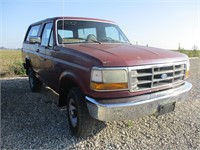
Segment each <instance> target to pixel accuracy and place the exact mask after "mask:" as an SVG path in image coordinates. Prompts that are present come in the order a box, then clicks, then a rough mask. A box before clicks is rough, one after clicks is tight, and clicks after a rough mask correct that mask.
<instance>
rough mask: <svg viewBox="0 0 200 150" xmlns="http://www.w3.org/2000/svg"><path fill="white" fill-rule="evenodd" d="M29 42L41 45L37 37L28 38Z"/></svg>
mask: <svg viewBox="0 0 200 150" xmlns="http://www.w3.org/2000/svg"><path fill="white" fill-rule="evenodd" d="M29 42H30V43H31V44H40V43H41V39H40V37H39V36H30V37H29Z"/></svg>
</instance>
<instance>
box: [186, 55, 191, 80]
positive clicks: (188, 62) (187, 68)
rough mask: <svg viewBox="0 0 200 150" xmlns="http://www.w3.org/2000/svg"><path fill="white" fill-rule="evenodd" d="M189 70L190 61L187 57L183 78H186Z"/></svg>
mask: <svg viewBox="0 0 200 150" xmlns="http://www.w3.org/2000/svg"><path fill="white" fill-rule="evenodd" d="M189 70H190V61H189V59H188V60H187V63H186V73H185V79H186V78H188V76H189Z"/></svg>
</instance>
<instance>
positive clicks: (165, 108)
mask: <svg viewBox="0 0 200 150" xmlns="http://www.w3.org/2000/svg"><path fill="white" fill-rule="evenodd" d="M175 105H176V102H173V103H168V104H164V105H160V106H159V107H158V115H163V114H166V113H169V112H172V111H174V109H175Z"/></svg>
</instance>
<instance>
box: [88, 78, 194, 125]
mask: <svg viewBox="0 0 200 150" xmlns="http://www.w3.org/2000/svg"><path fill="white" fill-rule="evenodd" d="M191 88H192V84H190V83H188V82H185V83H184V84H183V85H181V86H179V87H177V88H173V89H169V90H165V91H160V92H156V93H150V94H147V95H140V96H134V97H129V98H120V99H112V100H111V101H115V100H116V101H123V99H126V100H128V102H126V103H122V102H120V103H108V104H106V103H100V102H98V101H97V100H95V99H93V98H90V97H88V96H86V97H85V98H86V103H87V107H88V110H89V113H90V115H91V116H92V117H93V118H95V119H97V120H102V121H114V120H131V119H136V118H140V117H143V116H146V115H152V114H155V113H156V112H158V108H159V106H160V105H165V104H168V103H173V102H176V101H179V100H184V96H185V94H187V92H188V91H189V90H190V89H191Z"/></svg>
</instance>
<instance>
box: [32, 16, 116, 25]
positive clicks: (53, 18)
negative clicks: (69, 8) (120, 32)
mask: <svg viewBox="0 0 200 150" xmlns="http://www.w3.org/2000/svg"><path fill="white" fill-rule="evenodd" d="M58 19H64V20H81V21H97V22H106V23H112V24H116V23H115V22H113V21H109V20H104V19H97V18H84V17H52V18H47V19H44V20H41V21H38V22H35V23H33V24H31V25H35V24H39V23H42V22H46V21H50V20H58Z"/></svg>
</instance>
